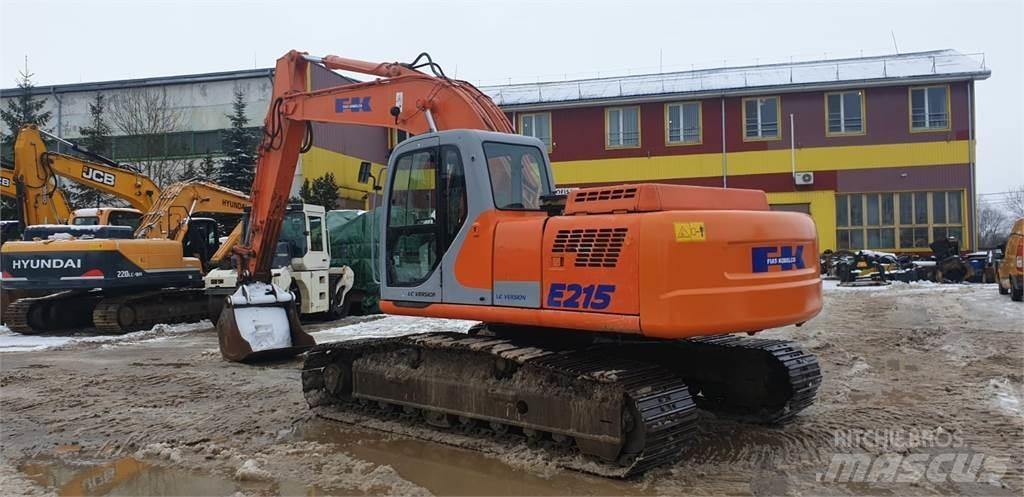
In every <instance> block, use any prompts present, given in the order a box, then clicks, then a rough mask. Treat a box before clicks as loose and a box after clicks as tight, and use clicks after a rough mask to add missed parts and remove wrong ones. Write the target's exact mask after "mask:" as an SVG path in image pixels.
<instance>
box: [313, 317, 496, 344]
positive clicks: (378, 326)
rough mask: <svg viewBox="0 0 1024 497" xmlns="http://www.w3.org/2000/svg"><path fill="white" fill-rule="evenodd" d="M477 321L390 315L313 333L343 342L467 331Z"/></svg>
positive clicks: (323, 340)
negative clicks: (436, 332) (437, 332)
mask: <svg viewBox="0 0 1024 497" xmlns="http://www.w3.org/2000/svg"><path fill="white" fill-rule="evenodd" d="M474 324H476V321H463V320H460V319H440V318H419V317H410V316H388V317H386V318H383V319H377V320H374V321H367V322H362V323H356V324H351V325H347V326H340V327H338V328H330V329H326V330H323V331H319V332H316V333H314V334H313V336H315V337H316V341H317V343H327V342H341V341H345V340H355V339H358V338H386V337H399V336H404V335H412V334H414V333H430V332H435V331H455V332H460V333H465V332H466V331H467V330H469V328H470V327H471V326H473V325H474Z"/></svg>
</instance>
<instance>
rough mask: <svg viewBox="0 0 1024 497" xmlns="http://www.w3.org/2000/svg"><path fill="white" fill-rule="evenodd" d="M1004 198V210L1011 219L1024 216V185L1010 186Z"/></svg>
mask: <svg viewBox="0 0 1024 497" xmlns="http://www.w3.org/2000/svg"><path fill="white" fill-rule="evenodd" d="M1005 199H1006V202H1005V203H1006V211H1007V213H1008V214H1009V215H1010V216H1011V217H1012V218H1013V219H1018V218H1022V217H1024V185H1020V186H1018V187H1016V188H1010V191H1008V192H1006V197H1005Z"/></svg>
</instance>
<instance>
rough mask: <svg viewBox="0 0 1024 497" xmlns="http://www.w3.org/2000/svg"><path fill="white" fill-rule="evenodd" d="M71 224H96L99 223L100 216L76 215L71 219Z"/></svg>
mask: <svg viewBox="0 0 1024 497" xmlns="http://www.w3.org/2000/svg"><path fill="white" fill-rule="evenodd" d="M71 224H73V225H75V226H96V225H98V224H100V218H99V217H97V216H81V217H76V218H75V220H74V221H72V223H71Z"/></svg>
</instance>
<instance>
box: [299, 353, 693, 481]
mask: <svg viewBox="0 0 1024 497" xmlns="http://www.w3.org/2000/svg"><path fill="white" fill-rule="evenodd" d="M302 384H303V392H304V394H305V396H306V400H307V402H308V403H309V405H310V407H311V408H318V411H319V409H323V408H324V407H326V406H330V408H331V409H341V410H357V411H364V412H365V411H367V410H369V411H371V414H372V415H375V416H381V415H387V414H389V413H394V412H395V411H397V410H401V411H403V412H405V413H406V414H407V415H416V416H417V417H419V418H421V419H423V420H424V421H426V422H427V423H428V424H431V425H434V426H439V427H458V426H460V425H461V426H473V427H475V428H477V429H479V428H483V429H485V430H488V431H491V432H493V433H494V434H499V435H504V434H507V433H510V432H514V433H516V434H520V435H523V436H524V437H525V438H526V439H527V440H529V441H550V442H552V444H553V445H555V446H560V447H563V448H568V447H574V448H575V450H578V451H579V453H582V454H584V455H587V456H592V457H594V458H597V459H599V460H600V461H602V462H603V463H606V464H610V465H613V466H615V467H616V468H617V469H618V470H619V471H618V472H617V473H616V474H617V475H619V476H623V477H628V476H632V475H636V474H639V473H642V472H644V471H646V470H648V469H650V468H653V467H655V466H660V465H663V464H667V463H670V462H673V461H675V460H676V459H677V458H678V456H679V454H680V453H681V451H682V449H683V447H684V445H685V444H686V443H687V441H688V440H690V439H691V437H692V435H693V433H694V431H695V430H696V422H697V411H696V406H695V405H694V402H693V399H692V398H691V396H690V391H689V387H688V386H687V385H686V384H685V383H684V382H683V381H682V380H680V379H679V378H678V377H676V376H674V375H673V374H672V373H671V372H669V371H667V370H665V369H664V368H662V367H660V366H658V365H655V364H650V363H645V362H641V361H636V360H632V359H626V358H621V357H618V356H617V355H616V354H614V349H609V348H603V347H587V348H568V347H566V348H563V347H558V346H539V345H538V344H537V343H535V342H531V341H527V340H517V339H512V338H498V337H475V336H469V335H466V334H461V333H429V334H423V335H411V336H407V337H402V338H395V339H370V340H360V341H351V342H340V343H330V344H323V345H318V346H317V347H314V348H313V349H312V350H310V352H309V353H308V355H307V358H306V362H305V365H304V367H303V372H302Z"/></svg>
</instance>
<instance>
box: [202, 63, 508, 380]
mask: <svg viewBox="0 0 1024 497" xmlns="http://www.w3.org/2000/svg"><path fill="white" fill-rule="evenodd" d="M421 59H425V62H423V63H422V64H420V63H419V62H420V60H421ZM310 64H319V65H321V66H322V67H324V68H327V69H331V70H342V71H350V72H355V73H360V74H366V75H370V76H377V78H378V79H375V80H373V81H369V82H365V83H355V84H348V85H342V86H337V87H333V88H326V89H321V90H316V91H309V90H308V89H307V88H309V79H308V78H309V69H310ZM420 67H429V68H430V69H431V70H432V72H433V75H429V74H426V73H424V72H421V71H418V70H417V69H418V68H420ZM272 97H273V98H272V99H271V104H270V109H269V111H268V113H267V117H266V120H265V121H264V137H263V140H262V142H261V144H260V147H259V158H258V159H257V162H256V178H255V180H254V181H253V190H252V210H251V214H250V218H249V229H248V231H247V233H246V236H245V241H244V244H242V245H239V246H236V247H235V249H234V252H235V253H236V254H237V255H238V256H239V257H240V259H241V260H240V261H239V264H238V268H239V281H240V282H241V283H242V286H241V287H240V288H239V290H238V291H237V292H236V293H235V294H234V295H232V296H231V297H229V298H228V299H227V302H226V304H227V305H226V306H225V307H224V310H223V311H222V312H221V316H220V319H219V320H218V322H217V329H218V334H219V336H220V345H221V354H222V355H224V357H225V358H228V359H229V360H234V361H251V360H259V359H260V358H269V357H281V356H287V355H294V354H295V353H297V352H299V351H300V350H303V349H305V348H308V347H310V346H312V345H314V344H315V341H314V340H313V338H312V337H311V336H309V335H308V334H306V333H305V332H304V331H302V326H301V325H300V324H299V322H298V316H297V315H296V314H295V310H294V305H292V296H291V295H290V294H289V293H288V292H284V291H279V290H280V289H278V288H276V287H274V286H273V285H272V284H271V278H272V273H271V261H272V259H273V255H274V248H275V245H276V243H277V239H278V235H279V234H280V231H281V223H282V219H283V217H284V214H285V210H286V208H287V205H288V198H289V193H290V190H291V184H292V181H293V179H294V175H295V167H296V163H297V162H298V160H299V154H301V153H303V152H305V151H306V150H308V149H309V147H311V146H312V129H313V128H312V125H311V123H312V122H321V123H337V124H360V125H364V126H377V127H385V128H396V129H400V130H403V131H406V132H409V133H412V134H422V133H427V132H431V131H437V130H439V129H459V128H462V129H476V130H488V131H498V132H504V133H513V132H514V130H513V128H512V125H511V124H510V123H509V121H508V119H507V118H506V117H505V114H504V113H503V112H502V111H501V109H499V108H498V107H497V106H496V105H495V104H494V102H492V101H491V99H490V98H489V97H487V96H486V95H484V94H483V93H482V92H480V90H478V89H476V87H474V86H473V85H471V84H469V83H467V82H464V81H458V80H454V79H449V78H448V77H446V76H445V75H444V73H443V72H442V71H441V69H440V68H439V67H438V66H437V65H436V64H434V63H433V61H431V60H430V56H429V55H426V54H421V55H420V56H419V57H417V58H416V60H414V61H413V62H412V63H410V64H400V63H384V64H375V63H371V62H363V61H358V60H352V59H345V58H342V57H337V56H327V57H312V56H309V55H306V54H304V53H301V52H297V51H294V50H293V51H291V52H288V53H287V54H285V56H284V57H281V58H280V59H278V60H277V66H276V70H275V72H274V90H273V96H272ZM285 332H286V333H287V335H285Z"/></svg>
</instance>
